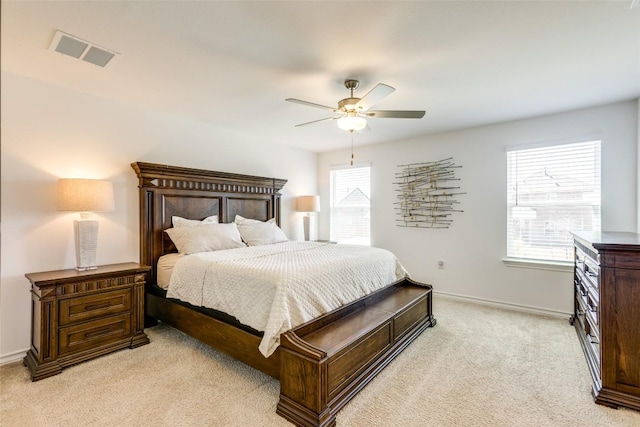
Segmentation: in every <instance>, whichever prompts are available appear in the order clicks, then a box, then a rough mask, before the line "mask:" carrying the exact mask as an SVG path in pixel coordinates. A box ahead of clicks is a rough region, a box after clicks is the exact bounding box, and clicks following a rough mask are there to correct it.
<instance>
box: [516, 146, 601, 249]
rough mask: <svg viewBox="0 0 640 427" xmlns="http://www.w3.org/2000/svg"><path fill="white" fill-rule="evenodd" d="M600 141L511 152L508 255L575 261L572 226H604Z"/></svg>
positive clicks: (576, 228) (581, 228) (586, 228)
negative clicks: (601, 198) (601, 196)
mask: <svg viewBox="0 0 640 427" xmlns="http://www.w3.org/2000/svg"><path fill="white" fill-rule="evenodd" d="M600 163H601V161H600V141H589V142H579V143H572V144H563V145H554V146H549V147H541V148H533V149H525V150H513V151H509V152H507V210H508V212H507V224H508V225H507V241H508V243H507V246H508V247H507V255H508V256H509V257H514V258H527V259H536V260H549V261H571V260H572V259H573V238H572V236H571V233H570V231H599V230H600Z"/></svg>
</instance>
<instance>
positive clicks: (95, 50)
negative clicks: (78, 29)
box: [49, 31, 120, 68]
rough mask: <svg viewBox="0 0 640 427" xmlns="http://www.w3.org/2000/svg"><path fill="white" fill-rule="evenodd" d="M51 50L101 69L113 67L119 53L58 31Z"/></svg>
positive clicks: (50, 47) (50, 46) (52, 41)
mask: <svg viewBox="0 0 640 427" xmlns="http://www.w3.org/2000/svg"><path fill="white" fill-rule="evenodd" d="M49 50H52V51H54V52H58V53H61V54H63V55H68V56H71V57H73V58H76V59H80V60H82V61H85V62H88V63H90V64H93V65H97V66H99V67H103V68H104V67H106V66H107V65H112V64H113V63H114V62H115V60H116V58H118V57H119V56H120V54H119V53H117V52H114V51H112V50H109V49H105V48H103V47H100V46H96V45H95V44H93V43H91V42H88V41H86V40H82V39H81V38H78V37H76V36H72V35H71V34H67V33H63V32H62V31H56V33H55V35H54V36H53V40H51V44H50V45H49Z"/></svg>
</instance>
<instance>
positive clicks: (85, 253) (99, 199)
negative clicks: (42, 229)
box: [58, 178, 115, 271]
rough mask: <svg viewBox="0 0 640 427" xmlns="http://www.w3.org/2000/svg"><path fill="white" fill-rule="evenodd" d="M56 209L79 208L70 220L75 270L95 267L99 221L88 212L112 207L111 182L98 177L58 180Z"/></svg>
mask: <svg viewBox="0 0 640 427" xmlns="http://www.w3.org/2000/svg"><path fill="white" fill-rule="evenodd" d="M58 209H59V210H61V211H77V212H80V219H79V220H75V221H74V222H73V230H74V238H75V246H76V270H79V271H84V270H93V269H95V268H98V267H97V263H96V252H97V248H98V221H97V220H95V219H93V218H91V214H90V212H111V211H113V210H115V202H114V197H113V183H111V182H110V181H102V180H98V179H75V178H73V179H61V180H59V181H58Z"/></svg>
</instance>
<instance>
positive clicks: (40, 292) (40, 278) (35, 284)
mask: <svg viewBox="0 0 640 427" xmlns="http://www.w3.org/2000/svg"><path fill="white" fill-rule="evenodd" d="M149 269H150V268H149V267H147V266H144V265H140V264H136V263H124V264H112V265H105V266H101V267H98V268H97V269H95V270H90V271H76V270H59V271H49V272H41V273H30V274H27V275H26V277H27V279H29V281H30V282H31V296H32V298H31V302H32V304H31V308H32V311H31V314H32V316H31V348H30V350H29V351H28V352H27V355H26V356H25V358H24V364H25V366H27V367H28V368H29V370H30V371H31V379H32V380H33V381H37V380H40V379H43V378H47V377H49V376H52V375H56V374H58V373H60V372H61V371H62V368H63V367H65V366H69V365H72V364H75V363H79V362H83V361H85V360H88V359H92V358H94V357H97V356H100V355H102V354H106V353H109V352H112V351H115V350H119V349H122V348H125V347H129V348H135V347H138V346H141V345H144V344H147V343H148V342H149V339H148V338H147V335H146V334H145V333H144V285H145V282H146V276H147V273H148V271H149Z"/></svg>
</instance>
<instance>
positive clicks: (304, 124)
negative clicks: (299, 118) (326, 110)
mask: <svg viewBox="0 0 640 427" xmlns="http://www.w3.org/2000/svg"><path fill="white" fill-rule="evenodd" d="M340 117H342V116H339V117H325V118H324V119H320V120H314V121H312V122H306V123H300V124H299V125H296V126H295V127H297V128H299V127H300V126H307V125H312V124H314V123H318V122H324V121H325V120H332V119H339V118H340Z"/></svg>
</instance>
